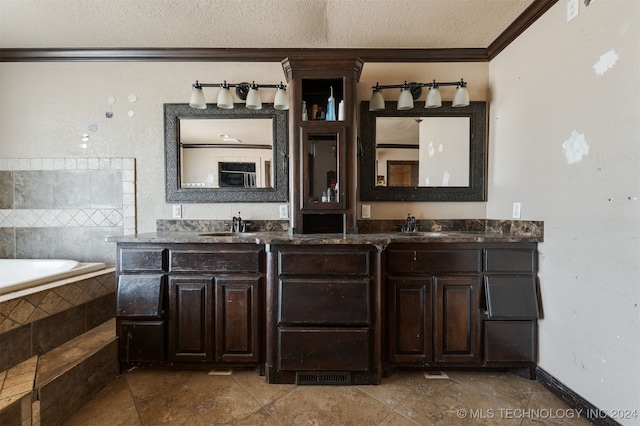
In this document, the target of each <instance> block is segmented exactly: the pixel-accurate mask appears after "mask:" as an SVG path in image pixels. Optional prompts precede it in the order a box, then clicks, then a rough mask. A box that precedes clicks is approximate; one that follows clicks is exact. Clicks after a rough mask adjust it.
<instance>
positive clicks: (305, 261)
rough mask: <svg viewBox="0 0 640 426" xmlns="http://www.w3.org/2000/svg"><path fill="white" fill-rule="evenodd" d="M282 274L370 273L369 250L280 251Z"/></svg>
mask: <svg viewBox="0 0 640 426" xmlns="http://www.w3.org/2000/svg"><path fill="white" fill-rule="evenodd" d="M278 266H279V274H280V275H300V274H302V275H325V276H326V275H369V252H366V251H362V252H353V251H348V252H347V251H338V250H333V251H285V252H279V259H278Z"/></svg>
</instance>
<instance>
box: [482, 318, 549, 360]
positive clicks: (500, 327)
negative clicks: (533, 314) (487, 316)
mask: <svg viewBox="0 0 640 426" xmlns="http://www.w3.org/2000/svg"><path fill="white" fill-rule="evenodd" d="M536 340H537V338H536V322H535V321H485V322H484V360H485V361H487V362H500V361H510V362H527V361H535V360H536Z"/></svg>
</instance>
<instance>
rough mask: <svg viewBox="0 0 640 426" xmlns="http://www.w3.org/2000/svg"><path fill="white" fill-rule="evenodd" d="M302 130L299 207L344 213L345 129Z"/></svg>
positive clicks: (328, 126)
mask: <svg viewBox="0 0 640 426" xmlns="http://www.w3.org/2000/svg"><path fill="white" fill-rule="evenodd" d="M312 124H317V125H315V126H305V127H303V128H302V150H301V156H302V161H301V162H302V200H301V201H302V208H303V209H310V210H323V211H324V210H344V209H345V208H346V206H347V196H346V193H347V188H345V185H346V182H347V180H346V178H345V173H346V160H345V156H346V143H347V141H346V130H345V128H344V127H341V126H332V125H324V126H320V125H321V124H326V123H312Z"/></svg>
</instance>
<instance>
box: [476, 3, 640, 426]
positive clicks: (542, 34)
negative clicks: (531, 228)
mask: <svg viewBox="0 0 640 426" xmlns="http://www.w3.org/2000/svg"><path fill="white" fill-rule="evenodd" d="M565 7H566V2H558V3H557V4H556V5H555V6H554V7H553V8H552V9H551V10H550V11H549V12H547V13H546V14H545V15H544V16H543V17H542V18H541V19H540V20H538V21H537V22H536V23H535V24H534V25H533V26H532V27H531V28H529V29H528V30H527V31H526V32H525V33H524V34H523V35H522V36H520V37H519V38H518V39H517V40H516V41H515V42H514V43H513V44H511V45H510V46H509V47H508V48H507V49H506V50H505V51H503V52H502V53H501V54H500V55H499V56H498V57H497V58H496V59H494V60H493V61H492V62H491V64H490V87H491V111H490V120H489V121H490V129H491V130H490V158H489V165H490V167H489V202H488V203H487V216H489V217H499V218H505V217H509V215H510V213H511V206H512V203H513V202H516V201H518V202H522V216H523V218H524V219H536V220H544V225H545V242H544V243H543V244H541V245H540V283H541V293H542V306H543V309H544V319H543V320H542V321H540V366H541V367H542V368H543V369H545V370H546V371H548V372H549V373H551V374H552V375H553V376H555V377H556V378H558V379H559V380H560V381H562V382H563V383H564V384H565V385H567V386H568V387H570V388H571V389H573V390H574V391H575V392H577V393H578V394H580V395H581V396H582V397H584V398H586V399H587V400H588V401H590V402H591V403H593V404H594V405H596V406H597V407H599V408H601V409H607V410H613V409H631V410H633V409H635V410H640V345H639V339H640V326H639V317H640V308H639V307H638V304H639V302H640V301H639V294H638V293H639V290H640V267H639V265H640V260H639V259H640V200H638V198H640V167H639V166H640V101H639V100H638V99H639V96H640V90H639V88H640V85H639V80H640V65H639V60H640V55H639V53H640V42H639V40H640V34H639V32H638V27H639V26H640V19H639V18H640V2H638V1H637V0H609V1H606V0H605V1H602V0H600V1H596V2H593V3H592V4H591V5H590V6H589V7H585V6H584V4H583V2H580V14H579V15H578V17H577V18H575V19H574V20H573V21H571V22H569V23H567V22H566V11H565V10H566V9H565ZM611 52H615V54H612V53H611ZM602 55H605V56H604V57H603V56H602ZM616 55H617V57H618V59H617V61H616V62H615V63H613V61H612V60H610V59H608V58H613V57H615V56H616ZM604 65H610V66H611V67H610V68H608V69H607V67H606V66H604ZM605 69H606V71H604V72H603V71H602V70H605ZM582 135H584V136H582ZM566 141H568V142H566ZM586 146H588V154H587V155H584V154H586V149H585V147H586ZM581 147H582V148H581ZM566 149H568V153H569V154H570V155H567V153H566V152H565V150H566ZM580 152H582V153H583V155H582V157H580V155H578V154H579V153H580ZM579 158H580V160H579ZM578 160H579V161H578ZM630 198H631V199H630ZM639 415H640V413H639ZM639 421H640V420H638V419H628V420H624V421H621V422H622V423H623V424H639V423H638V422H639Z"/></svg>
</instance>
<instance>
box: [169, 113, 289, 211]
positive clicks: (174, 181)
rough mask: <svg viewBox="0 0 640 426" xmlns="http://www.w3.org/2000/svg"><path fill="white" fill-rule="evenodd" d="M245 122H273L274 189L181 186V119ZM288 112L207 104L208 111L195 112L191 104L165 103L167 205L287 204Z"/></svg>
mask: <svg viewBox="0 0 640 426" xmlns="http://www.w3.org/2000/svg"><path fill="white" fill-rule="evenodd" d="M194 118H201V119H229V118H233V119H243V118H271V119H272V120H273V136H272V141H273V160H272V164H273V170H274V179H273V187H272V188H182V187H181V185H180V176H181V174H180V164H181V161H180V120H181V119H194ZM287 123H288V111H282V110H277V109H275V108H273V105H268V104H263V105H262V109H260V110H251V109H247V108H245V105H244V104H235V107H234V108H233V109H220V108H218V107H216V106H215V105H214V104H208V105H207V109H193V108H191V107H190V106H189V105H188V104H164V143H165V150H164V155H165V188H166V193H165V196H166V201H167V202H181V203H227V202H234V203H245V202H246V203H256V202H286V201H287V197H288V191H289V177H288V173H289V172H288V164H287V162H288V156H287V148H288V145H289V142H288V132H287V126H288V124H287Z"/></svg>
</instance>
